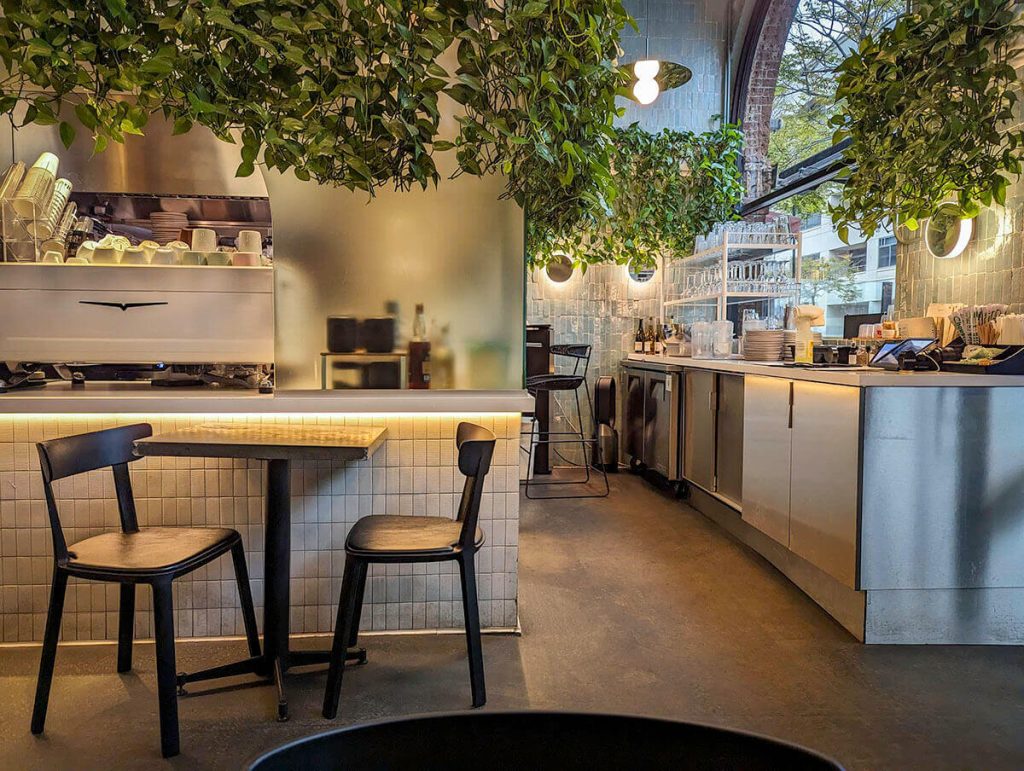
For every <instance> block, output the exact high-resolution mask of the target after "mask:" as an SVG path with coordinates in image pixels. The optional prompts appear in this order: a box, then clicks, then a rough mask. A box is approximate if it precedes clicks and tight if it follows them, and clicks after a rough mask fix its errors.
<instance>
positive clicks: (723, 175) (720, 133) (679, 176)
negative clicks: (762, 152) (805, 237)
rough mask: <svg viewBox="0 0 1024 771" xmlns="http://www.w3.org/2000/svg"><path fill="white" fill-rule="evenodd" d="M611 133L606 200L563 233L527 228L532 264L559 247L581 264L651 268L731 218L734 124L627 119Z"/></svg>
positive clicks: (737, 143)
mask: <svg viewBox="0 0 1024 771" xmlns="http://www.w3.org/2000/svg"><path fill="white" fill-rule="evenodd" d="M613 135H614V145H613V148H612V152H611V169H612V174H611V179H612V183H613V185H614V188H615V191H616V196H615V199H614V201H612V202H611V203H610V205H608V206H607V207H604V208H602V209H600V210H596V213H595V214H594V216H592V217H590V218H589V219H588V220H587V221H586V222H584V223H582V224H581V225H580V226H579V227H577V228H573V229H570V230H568V231H549V232H545V231H543V230H541V229H539V228H530V229H529V230H528V233H529V234H530V235H531V236H532V238H533V241H532V242H531V243H529V244H528V245H529V247H530V249H531V251H530V255H531V259H532V261H533V263H534V264H546V263H547V262H548V261H549V260H552V259H557V258H558V256H559V255H561V254H563V253H564V254H568V255H570V256H571V257H572V258H573V260H574V262H576V263H577V264H579V265H580V266H581V267H583V268H584V269H585V267H586V265H587V264H595V263H601V262H615V263H619V264H626V263H631V264H632V265H634V266H636V267H638V268H643V267H651V266H653V265H654V264H655V263H656V260H657V257H658V256H659V255H666V256H684V255H687V254H690V253H691V252H692V251H693V247H694V241H695V240H696V238H697V236H699V235H703V234H705V233H707V232H709V231H710V230H711V229H712V227H714V225H715V224H717V223H719V222H724V221H728V220H731V219H734V218H735V217H736V214H735V208H736V206H737V204H739V203H740V200H741V199H742V196H743V183H742V179H741V176H740V172H739V158H740V154H741V152H742V149H743V135H742V134H741V133H740V131H739V129H738V128H737V127H736V126H733V125H723V126H721V127H720V128H718V129H716V130H714V131H709V132H707V133H703V134H694V133H690V132H683V131H672V130H670V129H665V130H663V131H661V132H658V133H651V132H648V131H645V130H644V129H642V128H640V126H639V125H637V124H635V123H634V124H632V125H630V126H629V127H628V128H616V129H614V131H613ZM529 224H530V223H528V225H529Z"/></svg>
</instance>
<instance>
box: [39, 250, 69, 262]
mask: <svg viewBox="0 0 1024 771" xmlns="http://www.w3.org/2000/svg"><path fill="white" fill-rule="evenodd" d="M40 262H52V263H55V264H57V265H59V264H60V263H62V262H64V255H63V254H61V253H60V252H58V251H56V250H54V249H51V250H50V251H48V252H47V253H46V254H44V255H43V259H42V260H40Z"/></svg>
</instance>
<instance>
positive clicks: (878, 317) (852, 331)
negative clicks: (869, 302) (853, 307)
mask: <svg viewBox="0 0 1024 771" xmlns="http://www.w3.org/2000/svg"><path fill="white" fill-rule="evenodd" d="M881 323H882V314H881V313H855V314H853V315H851V316H844V317H843V339H845V340H852V339H853V338H855V337H857V336H858V333H859V332H860V325H861V324H881Z"/></svg>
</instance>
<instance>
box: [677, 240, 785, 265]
mask: <svg viewBox="0 0 1024 771" xmlns="http://www.w3.org/2000/svg"><path fill="white" fill-rule="evenodd" d="M798 248H800V238H799V236H793V240H792V241H789V242H786V243H782V242H775V243H766V244H751V243H745V242H743V243H735V244H732V243H729V242H728V241H723V242H722V243H720V244H718V246H713V247H711V248H710V249H704V250H702V251H699V252H694V253H693V254H689V255H687V256H686V257H680V258H677V259H675V260H672V262H675V263H684V262H700V261H701V260H706V259H707V258H709V257H716V258H717V257H721V256H722V252H723V250H724V251H734V250H735V251H748V252H749V251H757V252H769V253H771V254H774V253H776V252H791V251H793V250H794V249H798ZM752 256H755V257H761V256H764V255H762V254H757V255H752Z"/></svg>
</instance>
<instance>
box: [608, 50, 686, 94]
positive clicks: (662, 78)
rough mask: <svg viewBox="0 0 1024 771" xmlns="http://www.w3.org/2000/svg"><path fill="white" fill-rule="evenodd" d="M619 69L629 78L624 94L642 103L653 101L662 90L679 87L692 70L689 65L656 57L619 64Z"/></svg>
mask: <svg viewBox="0 0 1024 771" xmlns="http://www.w3.org/2000/svg"><path fill="white" fill-rule="evenodd" d="M619 69H620V71H622V72H624V73H625V74H626V75H627V76H628V77H629V80H630V82H629V87H628V89H627V90H626V93H625V94H624V96H627V97H629V98H630V99H632V100H633V101H634V102H638V103H639V104H643V105H648V104H651V103H652V102H654V101H655V100H656V99H657V98H658V96H659V95H660V94H661V92H662V91H669V90H670V89H673V88H679V86H682V85H684V84H686V83H689V82H690V80H691V79H692V78H693V72H691V71H690V68H689V67H684V66H683V65H682V64H676V63H675V62H662V61H658V60H657V59H641V60H640V61H637V62H633V63H627V64H621V65H619Z"/></svg>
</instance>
